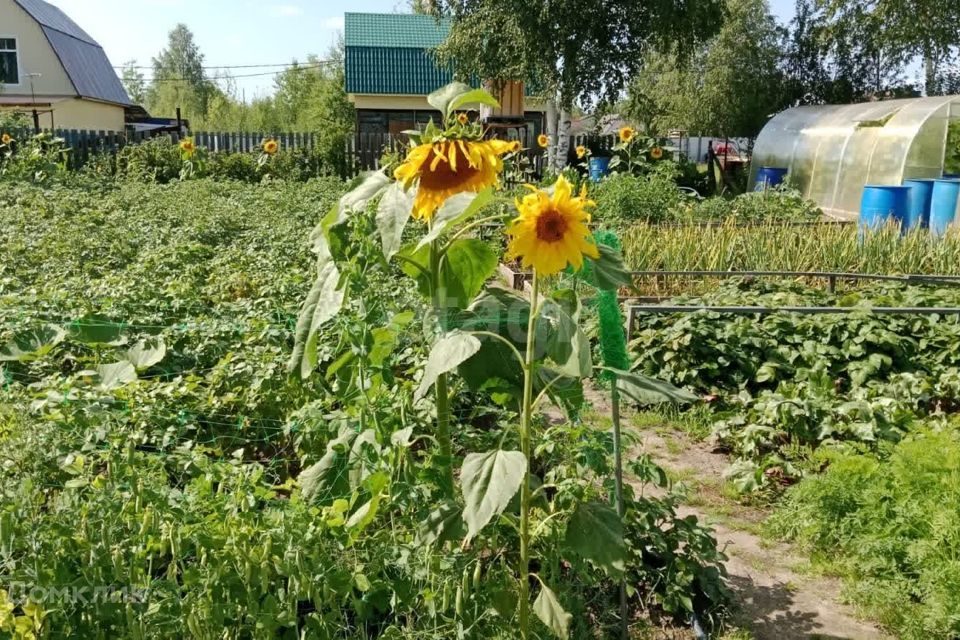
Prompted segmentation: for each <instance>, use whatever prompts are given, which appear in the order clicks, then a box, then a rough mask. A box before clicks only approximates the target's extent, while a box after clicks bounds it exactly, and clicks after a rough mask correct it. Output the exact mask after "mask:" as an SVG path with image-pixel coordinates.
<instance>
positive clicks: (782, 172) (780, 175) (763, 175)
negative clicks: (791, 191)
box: [753, 167, 788, 191]
mask: <svg viewBox="0 0 960 640" xmlns="http://www.w3.org/2000/svg"><path fill="white" fill-rule="evenodd" d="M787 171H788V169H787V168H786V167H760V169H759V170H758V171H757V183H756V186H754V187H753V190H754V191H766V190H767V189H769V188H770V187H775V186H777V185H778V184H783V180H784V178H786V177H787Z"/></svg>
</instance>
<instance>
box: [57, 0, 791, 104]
mask: <svg viewBox="0 0 960 640" xmlns="http://www.w3.org/2000/svg"><path fill="white" fill-rule="evenodd" d="M48 1H49V2H51V3H52V4H55V5H56V6H58V7H60V8H61V9H63V10H64V11H65V12H66V13H67V15H69V16H70V17H71V18H73V20H74V21H75V22H76V23H77V24H79V25H80V26H81V27H82V28H83V29H84V30H85V31H86V32H87V33H89V34H90V35H91V36H93V37H94V38H95V39H96V40H97V41H98V42H99V43H100V44H101V46H103V48H104V50H105V51H106V52H107V56H108V57H109V58H110V61H111V62H112V63H113V64H114V65H117V66H119V65H122V64H124V63H125V62H127V61H130V60H136V61H137V64H138V65H143V66H145V67H148V66H150V64H151V59H152V58H153V56H155V55H157V53H159V52H160V50H161V49H163V48H164V47H165V46H166V42H167V34H168V33H169V31H170V30H171V29H172V28H173V27H174V26H175V25H176V24H177V23H178V22H183V23H185V24H186V25H187V26H188V27H189V28H190V30H191V31H193V34H194V37H195V39H196V42H197V45H198V46H199V47H200V51H201V52H202V53H203V54H204V55H205V56H206V59H205V64H206V65H208V66H223V65H262V64H277V63H289V62H290V61H291V60H294V59H297V60H301V61H302V60H304V59H306V57H307V56H308V55H309V54H312V53H313V54H318V55H321V56H322V55H323V54H324V53H326V52H327V50H328V49H329V48H330V46H331V45H332V44H334V43H335V42H336V40H337V37H338V33H339V32H341V31H342V30H343V14H344V12H345V11H357V12H382V13H384V12H386V13H389V12H394V11H403V10H405V7H406V6H407V2H405V1H404V0H259V1H254V0H134V1H131V0H48ZM770 4H771V9H772V10H773V12H774V14H775V15H776V16H777V17H778V18H779V19H780V20H781V21H786V20H789V19H790V17H791V15H792V11H793V4H794V0H770ZM280 68H281V67H260V68H249V69H233V70H231V71H230V73H231V74H232V75H233V76H235V77H236V86H237V90H238V93H239V94H240V97H245V98H246V99H247V100H251V99H253V98H254V97H257V96H262V95H268V94H270V93H272V91H273V73H274V72H276V71H277V70H278V69H280ZM142 71H143V72H144V75H145V76H146V77H147V78H149V77H150V70H149V69H143V70H142ZM211 73H214V72H213V71H211ZM250 74H258V75H256V76H253V77H242V78H241V77H237V76H241V75H245V76H247V75H250Z"/></svg>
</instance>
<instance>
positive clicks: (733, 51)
mask: <svg viewBox="0 0 960 640" xmlns="http://www.w3.org/2000/svg"><path fill="white" fill-rule="evenodd" d="M726 9H727V18H726V20H725V21H724V24H723V26H722V27H721V28H720V31H719V32H718V33H717V35H716V36H714V37H713V38H711V39H710V40H709V41H708V42H707V43H706V44H705V45H703V46H702V47H701V48H700V49H699V50H698V51H696V52H695V53H694V54H693V55H692V56H691V57H690V58H689V60H687V61H684V60H683V59H681V57H680V56H679V55H678V53H677V52H675V51H674V52H671V53H670V54H667V55H664V54H661V53H657V52H652V53H648V54H647V56H646V57H645V58H644V66H643V68H642V69H641V70H640V72H639V73H638V74H637V76H636V78H635V79H634V81H633V83H632V84H631V85H630V90H629V92H628V99H627V102H626V105H627V111H628V113H629V114H630V115H631V116H633V117H635V118H637V119H638V120H640V121H641V122H644V123H645V124H647V125H648V126H650V127H651V128H652V132H654V133H658V132H662V131H663V130H664V129H667V128H678V129H685V130H687V131H689V132H690V133H692V134H702V135H722V136H730V137H736V136H746V137H753V136H756V135H757V134H758V133H759V132H760V129H762V128H763V126H764V124H766V122H767V119H768V117H769V116H770V114H772V113H776V112H777V111H779V110H780V109H782V108H783V106H785V102H786V94H785V91H784V76H783V72H782V71H781V68H780V67H781V40H782V32H781V29H780V28H779V27H778V26H777V23H776V21H775V20H774V18H773V16H772V15H771V13H770V8H769V6H768V4H767V2H766V0H727V6H726Z"/></svg>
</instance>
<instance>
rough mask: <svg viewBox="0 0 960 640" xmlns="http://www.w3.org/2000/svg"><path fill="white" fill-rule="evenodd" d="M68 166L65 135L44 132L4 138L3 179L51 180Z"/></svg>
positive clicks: (0, 163)
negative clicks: (6, 139) (17, 137)
mask: <svg viewBox="0 0 960 640" xmlns="http://www.w3.org/2000/svg"><path fill="white" fill-rule="evenodd" d="M2 133H3V134H7V132H6V131H3V132H2ZM66 170H67V147H66V145H65V143H64V140H63V139H62V138H56V137H54V136H52V135H51V134H49V133H40V134H37V135H35V136H30V137H25V138H24V139H22V140H17V139H16V138H15V137H14V139H13V140H11V141H10V142H9V143H7V144H3V143H2V142H0V182H13V181H16V182H21V181H22V182H33V183H35V184H41V183H47V182H52V181H54V180H56V179H58V178H60V177H62V176H63V174H64V173H66Z"/></svg>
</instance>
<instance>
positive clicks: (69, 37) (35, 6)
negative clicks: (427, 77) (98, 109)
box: [14, 0, 132, 105]
mask: <svg viewBox="0 0 960 640" xmlns="http://www.w3.org/2000/svg"><path fill="white" fill-rule="evenodd" d="M14 1H15V2H16V3H17V4H18V5H19V6H20V8H21V9H23V10H24V11H26V12H27V13H28V14H29V15H30V17H32V18H33V19H34V20H35V21H36V22H37V23H38V24H39V25H40V28H41V29H42V30H43V34H44V35H45V36H46V38H47V41H48V42H49V43H50V46H51V47H53V51H54V53H56V54H57V57H58V58H59V59H60V63H61V64H62V65H63V69H64V71H66V73H67V77H68V78H70V82H71V83H72V84H73V87H74V89H76V91H77V95H79V96H80V97H83V98H90V99H93V100H102V101H104V102H113V103H116V104H121V105H130V104H132V103H131V102H130V97H129V96H127V92H126V90H124V88H123V84H122V83H121V82H120V78H118V77H117V74H116V71H114V69H113V66H112V65H111V64H110V60H109V59H108V58H107V54H106V53H104V51H103V47H101V46H100V45H99V44H97V41H96V40H94V39H93V38H92V37H90V34H88V33H87V32H86V31H84V30H83V29H81V28H80V27H79V25H77V23H76V22H74V21H73V20H71V19H70V18H69V16H67V14H65V13H64V12H63V11H61V10H60V9H58V8H57V7H55V6H53V5H51V4H49V3H47V2H44V1H43V0H14Z"/></svg>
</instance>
